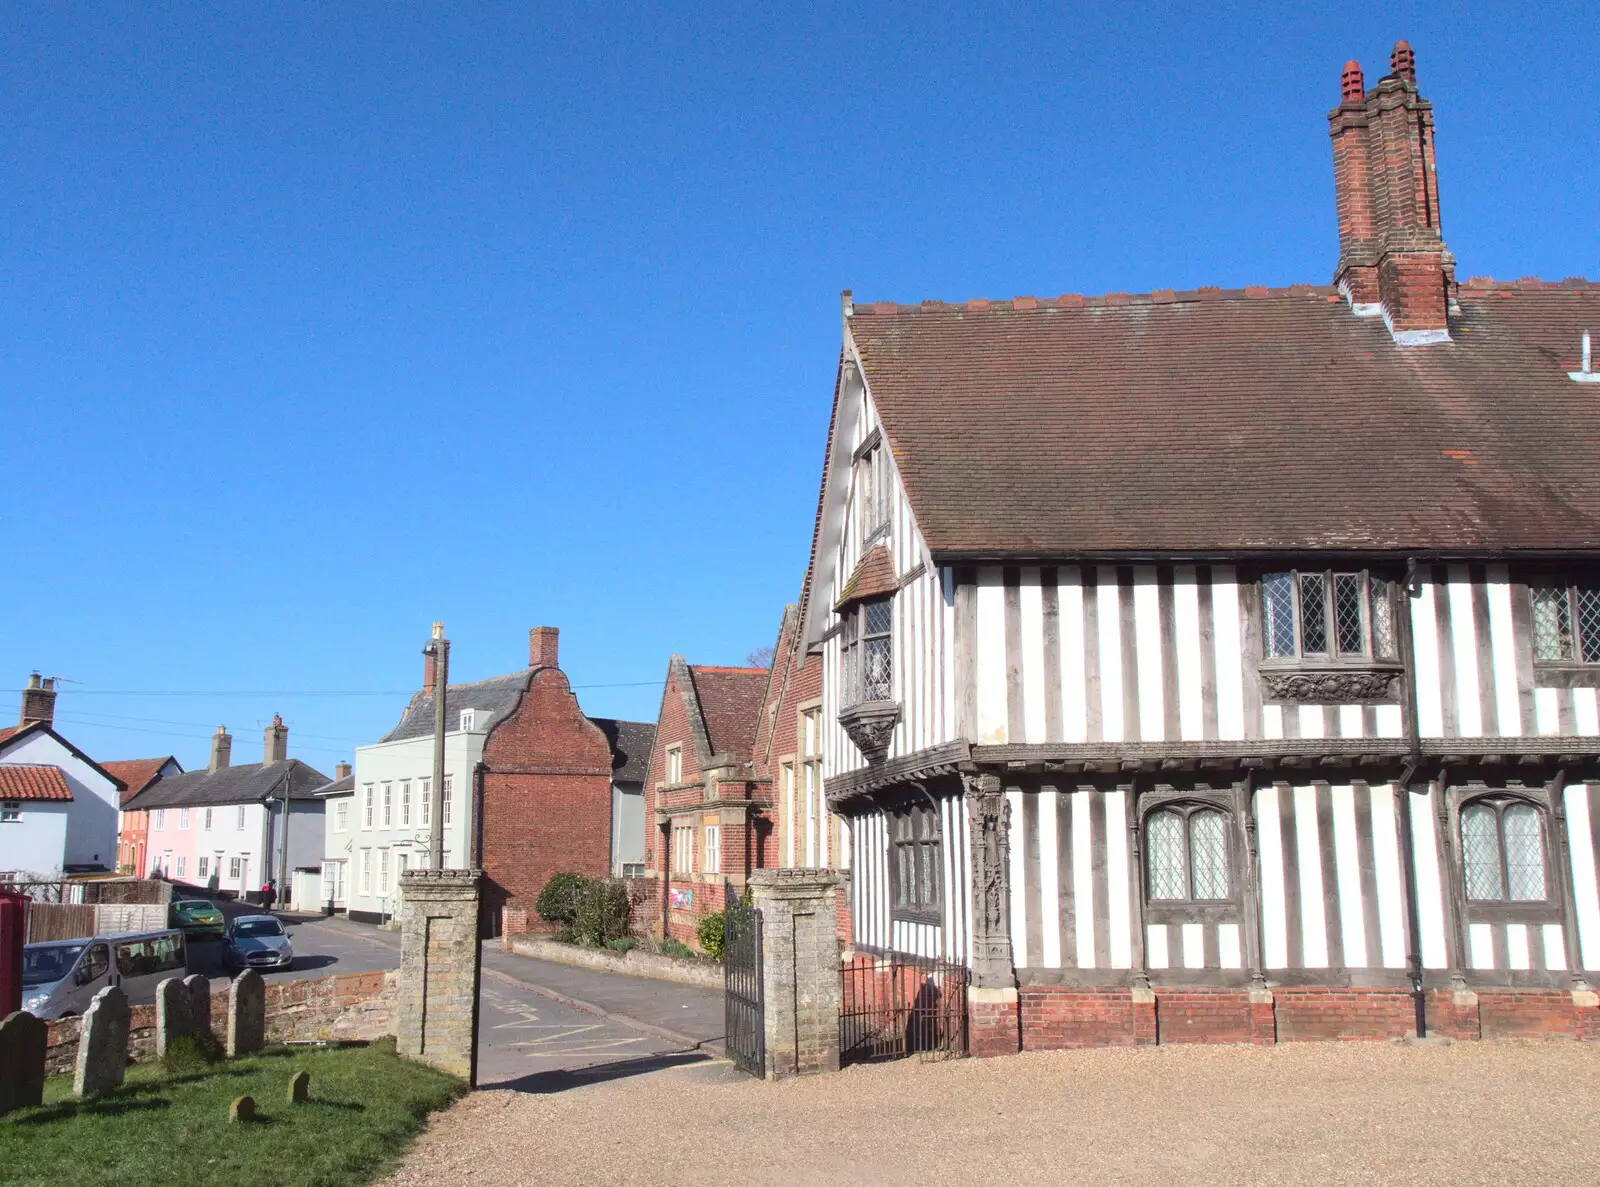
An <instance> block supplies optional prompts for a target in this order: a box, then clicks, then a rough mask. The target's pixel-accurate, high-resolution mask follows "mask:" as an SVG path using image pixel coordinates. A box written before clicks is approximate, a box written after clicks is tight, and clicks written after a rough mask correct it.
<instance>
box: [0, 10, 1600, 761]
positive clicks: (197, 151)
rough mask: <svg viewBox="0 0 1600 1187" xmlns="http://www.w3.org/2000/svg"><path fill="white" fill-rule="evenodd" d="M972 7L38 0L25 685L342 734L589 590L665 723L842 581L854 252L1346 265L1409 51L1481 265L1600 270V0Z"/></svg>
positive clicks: (176, 732) (89, 727)
mask: <svg viewBox="0 0 1600 1187" xmlns="http://www.w3.org/2000/svg"><path fill="white" fill-rule="evenodd" d="M976 8H977V6H973V5H947V6H941V5H929V4H917V5H862V4H851V5H833V6H828V5H805V6H800V5H781V6H758V5H750V4H740V5H735V6H728V7H726V8H712V7H710V6H702V5H692V6H691V5H681V6H673V7H657V6H635V5H625V4H615V3H613V4H605V5H588V4H580V3H569V4H563V5H553V4H546V5H494V6H479V7H474V6H468V5H451V6H443V5H437V6H436V5H427V6H399V5H392V4H375V5H370V6H357V5H353V4H328V5H270V6H269V5H243V4H228V5H193V6H190V5H181V4H172V5H143V6H139V7H137V8H135V7H134V6H124V5H116V6H112V5H87V4H86V5H75V6H74V5H57V4H31V5H19V4H6V5H4V6H3V7H0V138H3V145H0V211H3V214H0V279H3V283H0V402H3V406H4V414H5V424H6V427H7V432H6V433H5V435H4V438H3V443H0V508H3V512H0V514H3V516H4V536H3V539H4V545H5V550H6V557H7V560H8V564H7V566H6V574H5V581H4V586H5V595H4V606H5V612H4V614H3V615H0V657H3V660H4V662H3V664H0V688H3V689H12V688H16V687H19V686H20V684H21V683H22V681H23V679H24V678H25V677H26V675H27V673H28V671H29V670H30V669H34V668H37V669H40V670H41V671H43V672H44V673H45V674H47V675H57V676H62V677H67V678H70V679H72V680H75V681H80V682H81V683H80V684H68V685H64V686H63V687H64V688H65V689H66V691H65V692H64V693H63V695H62V699H61V702H60V705H59V724H60V726H61V728H62V729H63V731H64V732H65V733H66V734H67V735H68V736H69V737H70V738H72V739H74V740H75V741H76V742H77V743H78V744H79V745H81V746H83V747H84V748H85V749H87V750H88V751H90V752H91V753H92V754H94V755H96V756H98V757H101V758H120V757H130V756H136V755H150V754H160V753H166V752H169V751H170V752H175V753H176V754H177V755H178V757H179V759H180V760H181V761H182V762H184V763H185V764H186V765H191V766H192V765H195V764H197V763H200V762H203V760H204V754H205V742H204V736H205V735H207V734H208V733H209V732H210V729H211V727H212V726H214V725H216V724H219V723H226V724H227V725H228V726H229V727H230V728H231V729H232V731H233V733H234V736H235V748H234V753H235V756H236V758H237V759H238V760H240V761H254V760H255V759H256V758H257V757H258V755H259V751H258V749H257V746H258V739H259V737H260V734H259V732H258V731H259V728H260V726H261V725H262V724H263V723H265V722H266V721H267V720H269V719H270V717H271V715H272V714H273V713H274V712H281V713H282V714H283V716H284V718H285V719H286V720H287V721H288V722H289V724H290V726H291V730H292V732H291V735H290V746H291V752H292V753H295V754H298V755H300V756H301V757H303V758H306V759H307V760H308V761H311V762H312V763H313V764H314V765H317V766H319V767H321V768H322V769H323V770H328V771H331V769H332V766H333V763H334V762H335V761H336V760H337V759H338V758H339V757H341V756H348V755H349V754H350V753H351V750H352V748H353V746H354V744H355V743H357V742H359V741H368V740H372V739H374V738H375V737H376V736H377V735H378V734H379V733H381V732H382V731H383V730H384V729H386V728H387V727H388V725H389V724H390V723H392V722H393V720H394V719H395V718H396V717H397V716H398V714H399V711H400V708H401V706H402V704H403V701H404V697H403V696H402V695H388V696H306V695H301V694H304V693H307V692H363V691H384V690H409V689H412V688H414V687H415V686H416V684H417V682H418V680H419V678H420V672H421V666H422V660H421V657H420V655H419V649H420V647H421V645H422V642H423V640H424V638H425V637H426V635H427V632H428V625H429V623H430V622H432V621H433V620H434V619H436V618H442V619H443V620H445V622H446V624H447V626H448V630H449V634H450V636H451V638H452V639H453V640H454V644H455V651H454V656H455V673H454V674H455V675H456V676H457V677H459V678H462V679H473V678H479V677H483V676H488V675H492V674H495V673H498V672H503V671H509V670H513V669H515V668H518V667H520V666H522V664H523V663H524V662H525V657H526V650H525V649H526V642H525V638H526V634H525V632H526V630H527V628H528V627H530V626H532V625H535V624H541V623H548V624H553V625H556V626H559V627H560V628H561V629H562V656H563V661H564V664H563V666H564V667H565V668H566V669H567V671H568V673H569V675H570V676H571V678H572V680H573V682H574V683H575V684H577V685H580V686H597V685H620V686H621V687H587V688H584V689H583V691H582V692H581V693H580V695H581V698H582V701H583V704H584V707H585V709H586V710H587V711H588V712H590V713H593V714H607V715H618V716H627V717H637V718H645V719H652V718H653V717H654V715H655V712H656V706H657V700H658V696H659V681H660V679H661V677H662V675H663V673H664V671H665V668H666V663H667V657H668V655H669V654H670V653H672V652H674V651H678V652H682V653H684V654H685V655H687V656H688V657H689V658H690V660H691V661H692V662H702V663H738V662H740V661H741V660H742V659H743V658H744V656H745V655H746V653H747V652H748V651H750V649H752V648H754V647H757V646H760V645H762V644H766V643H769V642H770V641H771V638H772V635H773V633H774V632H775V630H776V627H777V624H778V616H779V614H780V612H781V609H782V607H783V604H784V603H785V602H786V601H788V600H792V599H793V598H794V597H795V596H796V594H797V591H798V587H799V582H800V578H801V575H802V571H803V569H804V566H805V562H806V550H807V548H808V545H809V540H810V532H811V520H812V514H813V511H814V507H815V499H816V487H817V479H818V472H819V466H820V462H821V455H822V447H823V434H824V431H825V429H826V424H827V416H828V403H829V399H830V396H831V385H832V378H833V369H834V363H835V359H836V354H837V350H838V343H839V324H838V318H839V314H838V294H839V290H840V289H842V288H852V289H854V290H855V292H856V294H857V296H858V298H860V299H863V300H872V299H898V300H904V301H915V300H920V299H923V298H929V297H937V298H943V299H965V298H967V297H969V296H988V297H1009V296H1012V295H1014V294H1018V293H1035V294H1053V293H1060V292H1085V293H1094V292H1104V291H1108V290H1125V291H1130V292H1139V291H1148V290H1150V289H1153V288H1163V287H1175V288H1186V287H1193V286H1196V285H1201V284H1221V285H1242V284H1245V283H1260V284H1273V285H1281V284H1288V283H1291V282H1296V281H1308V282H1316V283H1325V282H1326V281H1327V280H1328V278H1329V276H1330V274H1331V272H1332V268H1333V264H1334V260H1335V255H1336V246H1335V231H1334V219H1333V191H1332V182H1331V164H1330V157H1329V148H1328V138H1327V124H1326V120H1325V116H1326V113H1327V111H1328V109H1329V108H1330V107H1332V106H1333V105H1334V104H1335V103H1336V102H1337V100H1338V84H1339V72H1340V67H1341V66H1342V64H1343V63H1344V61H1345V60H1346V59H1347V58H1351V57H1355V58H1358V59H1359V60H1360V61H1361V63H1362V65H1363V66H1364V67H1365V68H1366V70H1367V79H1368V81H1369V83H1370V82H1372V81H1374V80H1376V79H1377V78H1378V77H1379V76H1380V75H1381V74H1383V73H1384V72H1385V71H1386V70H1387V64H1388V53H1389V49H1390V47H1391V45H1392V44H1393V42H1394V41H1395V40H1396V39H1397V38H1400V37H1406V38H1409V39H1410V40H1411V42H1412V43H1413V45H1414V46H1415V48H1416V52H1417V60H1418V71H1419V78H1420V82H1421V86H1422V90H1423V92H1424V94H1426V95H1427V96H1429V97H1430V98H1431V99H1432V100H1433V102H1434V104H1435V106H1436V109H1437V114H1438V151H1439V162H1440V170H1441V187H1440V188H1441V206H1442V212H1443V223H1444V229H1445V237H1446V240H1447V242H1448V243H1449V244H1450V246H1451V248H1452V249H1453V250H1454V251H1455V253H1456V255H1457V257H1458V259H1459V261H1460V271H1461V275H1462V276H1463V277H1465V276H1468V275H1477V274H1489V275H1496V276H1521V275H1532V274H1537V275H1541V276H1544V277H1547V278H1559V277H1562V276H1565V275H1587V276H1590V277H1600V217H1597V216H1600V198H1597V193H1600V190H1597V188H1596V172H1595V161H1596V156H1597V150H1600V124H1597V123H1596V113H1597V112H1600V70H1597V68H1596V66H1597V63H1600V21H1597V20H1596V19H1595V15H1594V8H1593V5H1592V3H1590V4H1579V3H1554V4H1545V5H1541V6H1537V7H1530V6H1527V5H1522V4H1474V5H1471V6H1468V5H1451V4H1442V3H1438V2H1437V0H1435V2H1434V3H1429V4H1414V5H1402V4H1395V5H1381V6H1380V5H1362V4H1351V3H1348V2H1346V3H1339V4H1304V3H1302V4H1296V5H1284V6H1277V5H1272V6H1268V5H1260V6H1236V5H1229V4H1223V3H1208V4H1196V5H1193V6H1178V5H1172V6H1137V5H1093V6H1091V5H1039V4H1030V5H1005V6H997V5H988V6H984V7H983V11H982V12H981V14H978V15H974V14H973V10H974V9H976ZM1280 8H1281V9H1282V10H1283V11H1282V12H1281V13H1280V12H1279V11H1278V10H1279V9H1280ZM1597 329H1600V327H1597ZM973 478H974V481H979V480H983V476H980V475H974V476H973ZM990 478H991V479H992V480H993V481H1004V475H998V474H997V475H993V476H990ZM128 690H150V691H159V692H166V693H188V692H197V691H198V692H207V693H216V692H229V693H240V692H252V691H254V692H261V693H275V694H277V695H248V696H246V695H230V696H216V695H208V696H171V695H168V696H127V695H120V694H122V693H124V692H126V691H128ZM112 694H116V695H112ZM291 694H294V695H291ZM15 705H16V697H15V696H14V695H12V694H6V693H0V716H4V717H6V718H7V719H9V715H11V714H14V712H15Z"/></svg>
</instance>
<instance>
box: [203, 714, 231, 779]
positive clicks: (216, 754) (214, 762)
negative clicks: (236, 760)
mask: <svg viewBox="0 0 1600 1187" xmlns="http://www.w3.org/2000/svg"><path fill="white" fill-rule="evenodd" d="M232 761H233V735H232V734H230V733H229V732H228V729H227V727H226V726H221V725H219V726H217V732H216V733H214V734H212V735H211V761H210V762H208V763H207V764H206V770H208V771H220V770H222V769H223V768H224V767H226V766H227V765H228V764H229V763H230V762H232Z"/></svg>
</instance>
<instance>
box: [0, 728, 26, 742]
mask: <svg viewBox="0 0 1600 1187" xmlns="http://www.w3.org/2000/svg"><path fill="white" fill-rule="evenodd" d="M21 728H22V727H21V726H20V725H8V726H6V727H5V729H0V742H4V741H5V740H6V739H7V738H9V737H10V736H11V735H12V734H14V733H16V732H17V731H18V730H19V729H21Z"/></svg>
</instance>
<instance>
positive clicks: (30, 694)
mask: <svg viewBox="0 0 1600 1187" xmlns="http://www.w3.org/2000/svg"><path fill="white" fill-rule="evenodd" d="M55 719H56V681H55V677H54V676H46V677H44V678H43V679H41V678H40V676H39V673H38V672H35V673H33V675H31V676H29V677H28V687H27V688H24V689H23V690H22V716H21V720H19V721H18V722H17V724H18V725H31V724H33V723H34V722H35V721H42V722H44V723H45V724H46V725H51V724H52V723H54V721H55Z"/></svg>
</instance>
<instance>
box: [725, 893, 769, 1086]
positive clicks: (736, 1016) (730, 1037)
mask: <svg viewBox="0 0 1600 1187" xmlns="http://www.w3.org/2000/svg"><path fill="white" fill-rule="evenodd" d="M723 920H724V921H723V931H722V972H723V988H724V999H725V1004H726V1011H727V1014H726V1019H725V1028H726V1029H725V1033H726V1036H727V1037H726V1039H725V1040H724V1042H725V1043H726V1045H727V1050H728V1058H729V1059H731V1060H733V1062H734V1064H735V1065H737V1066H738V1067H741V1068H743V1069H744V1070H745V1071H747V1072H749V1073H750V1074H751V1075H752V1076H760V1075H764V1074H765V1071H766V1062H767V1034H766V1017H765V1013H764V1003H763V1000H762V996H761V912H760V911H758V910H756V909H755V908H754V907H729V908H728V911H727V914H726V915H725V916H724V917H723Z"/></svg>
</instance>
